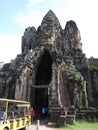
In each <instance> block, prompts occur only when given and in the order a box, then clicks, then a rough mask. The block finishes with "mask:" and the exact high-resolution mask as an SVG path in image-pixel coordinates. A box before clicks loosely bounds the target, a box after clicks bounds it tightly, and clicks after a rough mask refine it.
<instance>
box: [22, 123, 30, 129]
mask: <svg viewBox="0 0 98 130" xmlns="http://www.w3.org/2000/svg"><path fill="white" fill-rule="evenodd" d="M28 129H29V123H28V122H27V123H26V125H25V128H22V130H28Z"/></svg>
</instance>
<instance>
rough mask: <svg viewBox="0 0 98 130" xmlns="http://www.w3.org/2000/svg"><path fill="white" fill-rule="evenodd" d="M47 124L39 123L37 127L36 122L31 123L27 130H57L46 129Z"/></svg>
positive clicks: (45, 122)
mask: <svg viewBox="0 0 98 130" xmlns="http://www.w3.org/2000/svg"><path fill="white" fill-rule="evenodd" d="M47 123H48V121H47V120H42V121H39V125H37V121H36V122H33V123H32V124H31V125H30V126H29V130H59V129H58V128H53V127H48V126H47Z"/></svg>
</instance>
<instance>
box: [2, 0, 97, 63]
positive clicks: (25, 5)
mask: <svg viewBox="0 0 98 130" xmlns="http://www.w3.org/2000/svg"><path fill="white" fill-rule="evenodd" d="M50 9H51V10H52V11H53V12H54V13H55V14H56V16H57V17H58V19H59V21H60V24H61V26H62V28H63V29H64V28H65V25H66V22H67V21H69V20H74V21H75V22H76V24H77V26H78V29H79V30H80V34H81V42H82V44H83V45H82V50H83V53H85V54H86V57H87V58H90V57H94V58H98V52H97V50H98V49H97V46H98V15H97V12H98V0H0V62H1V61H3V62H5V63H8V62H10V61H11V60H12V59H15V57H16V56H17V55H18V54H20V53H21V38H22V36H23V34H24V31H25V28H27V27H29V26H30V27H32V26H34V27H35V28H36V29H37V28H38V26H39V25H40V24H41V21H42V19H43V17H44V16H45V14H46V13H47V12H48V11H49V10H50Z"/></svg>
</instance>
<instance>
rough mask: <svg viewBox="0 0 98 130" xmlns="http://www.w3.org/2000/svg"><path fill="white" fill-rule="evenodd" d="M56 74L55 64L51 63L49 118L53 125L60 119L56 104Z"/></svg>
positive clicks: (58, 108) (58, 107)
mask: <svg viewBox="0 0 98 130" xmlns="http://www.w3.org/2000/svg"><path fill="white" fill-rule="evenodd" d="M57 92H58V90H57V73H56V64H55V62H53V65H52V88H51V95H52V96H51V106H50V108H51V116H50V121H51V122H53V123H54V124H58V121H59V117H60V106H59V104H58V95H57Z"/></svg>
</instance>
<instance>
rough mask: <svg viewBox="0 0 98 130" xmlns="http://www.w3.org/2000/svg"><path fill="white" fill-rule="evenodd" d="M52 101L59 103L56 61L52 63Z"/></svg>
mask: <svg viewBox="0 0 98 130" xmlns="http://www.w3.org/2000/svg"><path fill="white" fill-rule="evenodd" d="M51 89H52V92H51V94H52V97H51V100H52V103H58V99H57V86H56V65H55V62H54V63H53V65H52V88H51Z"/></svg>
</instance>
